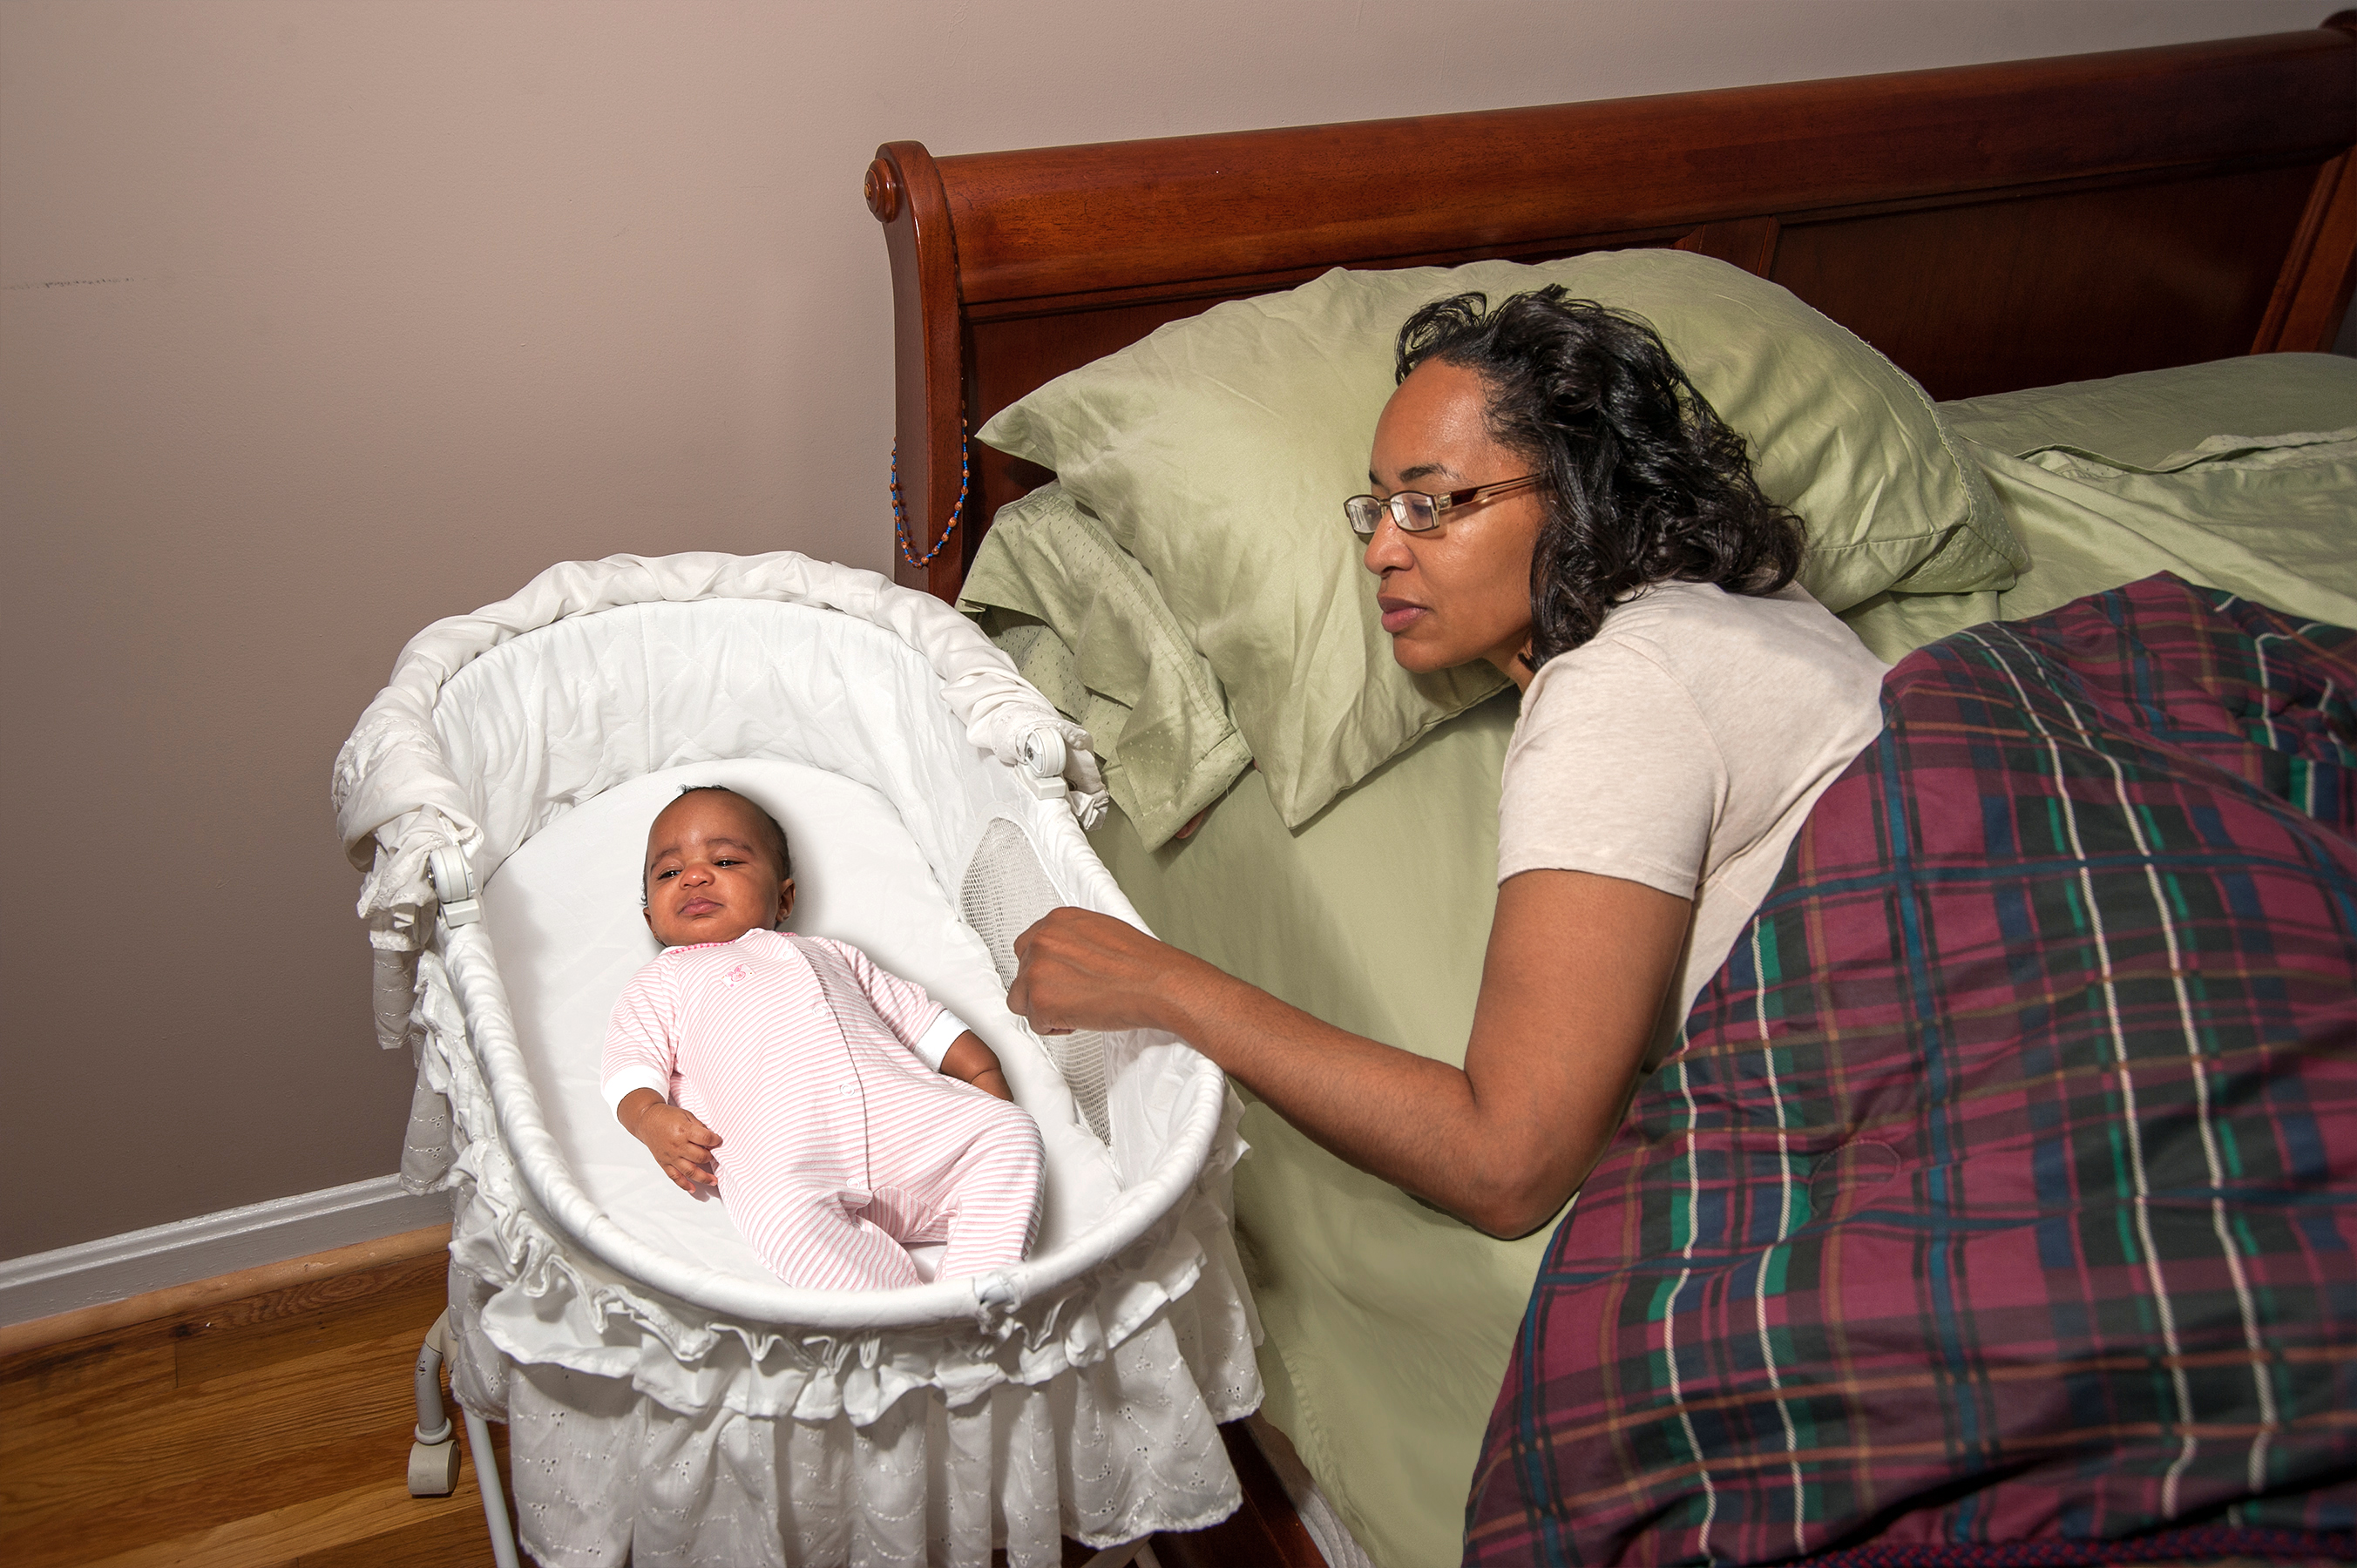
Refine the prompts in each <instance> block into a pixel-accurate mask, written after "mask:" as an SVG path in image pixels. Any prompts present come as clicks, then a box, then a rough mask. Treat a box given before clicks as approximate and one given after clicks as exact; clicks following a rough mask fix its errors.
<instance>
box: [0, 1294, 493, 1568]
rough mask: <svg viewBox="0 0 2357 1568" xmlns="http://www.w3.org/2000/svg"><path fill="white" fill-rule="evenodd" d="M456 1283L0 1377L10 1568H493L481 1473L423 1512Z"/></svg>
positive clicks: (6, 1366) (53, 1353)
mask: <svg viewBox="0 0 2357 1568" xmlns="http://www.w3.org/2000/svg"><path fill="white" fill-rule="evenodd" d="M445 1266H446V1259H445V1258H444V1257H443V1256H442V1255H440V1254H438V1253H437V1254H434V1255H430V1256H427V1257H423V1258H415V1259H411V1260H408V1261H406V1262H398V1263H393V1264H390V1265H386V1266H382V1267H380V1268H376V1269H371V1270H366V1271H362V1272H361V1273H349V1274H344V1275H341V1276H339V1277H337V1278H332V1279H326V1280H319V1281H316V1282H312V1283H305V1284H300V1285H296V1286H292V1287H289V1288H287V1289H284V1290H278V1291H273V1292H270V1293H268V1294H263V1295H258V1296H250V1297H247V1298H244V1299H242V1300H238V1301H233V1302H229V1303H225V1304H222V1305H219V1306H216V1307H213V1308H211V1309H210V1310H207V1311H203V1312H199V1313H195V1314H190V1315H187V1316H172V1317H166V1318H160V1319H156V1320H153V1321H150V1322H146V1323H142V1324H135V1325H132V1326H126V1327H121V1328H115V1329H110V1330H107V1331H104V1332H102V1333H98V1334H93V1335H89V1336H86V1337H82V1338H79V1339H71V1340H68V1341H66V1342H64V1343H62V1344H56V1345H50V1346H46V1347H43V1348H38V1349H34V1350H27V1351H22V1352H19V1353H17V1354H16V1355H13V1356H10V1357H7V1358H6V1359H5V1360H0V1563H7V1564H9V1565H10V1568H51V1565H53V1564H54V1565H57V1568H64V1565H67V1564H75V1565H87V1568H99V1565H104V1568H163V1565H165V1564H171V1565H173V1568H215V1565H216V1564H218V1565H221V1568H231V1565H235V1568H273V1565H278V1564H296V1563H299V1564H301V1565H302V1568H328V1565H329V1564H333V1565H334V1568H396V1565H404V1568H405V1565H407V1564H413V1563H414V1564H425V1563H436V1564H457V1563H490V1561H491V1554H490V1540H489V1537H488V1535H487V1533H486V1531H485V1530H484V1525H483V1505H482V1501H481V1498H480V1496H479V1493H478V1492H477V1491H476V1489H475V1470H474V1466H473V1464H472V1462H471V1459H470V1460H469V1462H468V1464H467V1465H466V1466H465V1468H464V1470H463V1471H462V1473H461V1475H460V1477H459V1482H458V1490H457V1493H456V1494H455V1495H454V1496H451V1497H447V1498H413V1497H411V1496H410V1495H409V1487H408V1465H409V1444H410V1435H411V1434H410V1428H411V1425H412V1423H414V1421H415V1420H416V1405H415V1402H414V1398H413V1396H412V1393H411V1369H412V1368H413V1367H414V1365H415V1363H416V1360H417V1350H418V1344H419V1341H420V1340H422V1339H423V1338H424V1337H425V1330H426V1329H428V1328H430V1327H431V1326H433V1323H434V1319H435V1317H436V1315H438V1314H439V1313H440V1312H441V1311H442V1307H443V1303H444V1295H445V1292H446V1289H447V1286H446V1285H445V1283H444V1270H445ZM497 1430H498V1429H496V1428H495V1429H494V1431H497Z"/></svg>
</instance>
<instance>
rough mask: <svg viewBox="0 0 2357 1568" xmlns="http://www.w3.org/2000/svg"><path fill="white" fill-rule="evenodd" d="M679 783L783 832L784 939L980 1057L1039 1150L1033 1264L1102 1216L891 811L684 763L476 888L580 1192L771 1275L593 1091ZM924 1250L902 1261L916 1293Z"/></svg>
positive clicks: (540, 1088)
mask: <svg viewBox="0 0 2357 1568" xmlns="http://www.w3.org/2000/svg"><path fill="white" fill-rule="evenodd" d="M694 784H725V785H726V786H728V787H729V788H730V789H736V790H737V791H738V792H740V793H742V794H744V795H746V796H747V797H748V798H749V799H751V800H755V801H758V802H759V804H760V805H761V806H762V807H764V808H765V809H766V810H768V811H770V813H771V814H772V815H774V816H775V817H776V818H777V819H778V821H779V822H780V825H782V826H783V827H784V828H785V830H786V835H787V838H788V840H789V842H790V843H791V845H792V854H793V861H794V880H795V905H794V916H793V919H792V920H791V928H792V929H795V930H797V931H802V932H804V933H806V934H809V935H813V936H827V937H834V938H837V939H839V940H844V941H847V942H851V943H853V944H855V945H856V946H857V947H859V948H861V949H862V950H865V951H866V953H867V955H868V956H869V957H870V958H873V959H874V960H875V961H877V963H879V964H881V965H882V966H883V967H884V968H886V969H888V970H889V971H891V972H893V973H895V974H898V975H899V976H901V977H902V978H904V979H907V980H912V981H915V982H916V983H918V984H920V985H922V986H923V987H924V988H925V989H926V990H927V991H929V992H931V993H932V996H933V998H934V1000H935V1001H938V1002H940V1003H942V1004H943V1005H944V1006H946V1007H948V1008H949V1009H950V1011H951V1012H952V1013H954V1014H956V1015H958V1017H959V1018H960V1019H961V1020H963V1022H964V1023H965V1025H966V1026H967V1027H969V1028H971V1029H973V1030H974V1032H975V1033H976V1034H978V1035H980V1036H982V1037H983V1039H984V1040H985V1042H986V1043H987V1044H989V1046H990V1047H991V1048H992V1049H993V1050H995V1051H996V1052H997V1053H998V1055H999V1058H1000V1059H1001V1061H1002V1062H1003V1063H1004V1064H1005V1066H1006V1073H1007V1080H1008V1083H1009V1085H1010V1086H1011V1087H1012V1088H1013V1089H1014V1090H1015V1093H1016V1099H1017V1102H1018V1103H1019V1104H1021V1105H1022V1106H1023V1108H1024V1109H1025V1110H1027V1111H1028V1112H1030V1113H1031V1116H1032V1118H1033V1120H1034V1121H1036V1122H1038V1123H1039V1130H1040V1138H1041V1142H1042V1144H1044V1145H1045V1147H1046V1151H1047V1156H1048V1158H1047V1183H1046V1193H1045V1195H1044V1196H1045V1202H1044V1205H1043V1208H1042V1213H1041V1217H1040V1231H1039V1240H1038V1244H1037V1246H1036V1247H1035V1248H1034V1251H1035V1252H1045V1251H1049V1250H1050V1249H1052V1248H1054V1247H1056V1246H1059V1245H1060V1244H1062V1243H1063V1242H1064V1241H1066V1240H1070V1239H1071V1238H1072V1237H1074V1236H1077V1235H1079V1234H1080V1233H1081V1232H1082V1231H1084V1230H1086V1229H1087V1228H1088V1227H1089V1226H1090V1225H1091V1224H1092V1223H1093V1222H1094V1221H1096V1220H1097V1219H1101V1218H1103V1214H1104V1212H1105V1210H1106V1209H1107V1208H1109V1207H1110V1206H1111V1204H1112V1201H1113V1199H1114V1197H1116V1196H1117V1195H1118V1193H1119V1190H1120V1187H1121V1181H1120V1177H1119V1176H1118V1175H1117V1174H1116V1172H1115V1170H1114V1162H1113V1158H1112V1156H1111V1155H1110V1154H1109V1153H1108V1152H1107V1151H1106V1149H1105V1147H1104V1145H1103V1144H1101V1143H1100V1142H1099V1141H1098V1140H1097V1138H1096V1137H1095V1136H1094V1135H1093V1134H1092V1133H1091V1132H1090V1131H1089V1129H1088V1127H1087V1125H1086V1124H1085V1122H1084V1120H1083V1118H1082V1116H1081V1115H1080V1113H1079V1112H1078V1110H1077V1108H1076V1106H1075V1104H1074V1101H1073V1097H1072V1095H1071V1092H1070V1091H1069V1090H1068V1089H1067V1087H1066V1086H1065V1084H1064V1082H1063V1080H1062V1079H1061V1078H1060V1077H1059V1076H1058V1074H1057V1072H1056V1070H1055V1069H1054V1066H1053V1064H1052V1062H1051V1061H1050V1059H1049V1057H1048V1054H1047V1052H1046V1050H1045V1049H1044V1047H1042V1046H1041V1044H1040V1043H1039V1041H1038V1040H1037V1039H1036V1038H1035V1037H1034V1036H1031V1035H1030V1033H1029V1032H1028V1030H1027V1029H1026V1028H1025V1027H1024V1026H1023V1025H1022V1023H1021V1022H1020V1021H1019V1020H1018V1019H1017V1018H1016V1017H1015V1016H1014V1015H1012V1014H1010V1013H1009V1012H1007V1010H1006V1001H1005V993H1004V990H1003V988H1002V987H1001V985H1000V983H999V977H998V972H997V969H996V966H995V964H994V963H993V961H992V958H991V955H990V953H989V951H988V950H986V948H985V945H984V943H983V940H982V939H981V938H979V937H978V936H976V935H975V933H974V930H973V929H971V928H969V927H968V926H967V925H965V924H964V923H963V921H962V920H960V919H959V918H958V914H957V911H956V909H955V908H954V907H953V906H952V903H951V902H950V898H949V896H948V894H947V893H946V891H945V890H944V889H943V888H942V886H941V885H940V884H939V882H938V881H937V880H936V879H935V878H934V875H933V873H932V870H931V867H930V866H929V865H927V864H926V862H925V857H924V855H923V854H922V853H921V852H920V850H919V849H918V847H917V845H916V843H915V842H914V841H913V840H912V839H911V838H910V837H909V832H908V830H907V829H906V828H905V827H903V826H902V825H901V822H900V817H899V812H897V811H894V810H893V808H892V806H891V804H890V802H889V801H888V800H885V799H884V797H883V796H882V795H880V794H878V793H877V791H876V790H874V789H869V788H868V787H867V786H866V785H864V784H861V783H858V782H856V781H855V780H853V779H845V778H843V777H842V776H840V775H838V774H834V773H829V772H827V771H825V770H823V769H822V768H810V767H805V766H802V765H801V764H797V763H791V762H781V761H776V760H769V759H737V760H729V761H722V762H705V763H697V764H694V765H691V766H688V767H684V768H667V769H665V770H663V771H662V772H659V773H652V774H647V775H644V776H641V777H640V778H637V779H630V780H629V781H628V782H625V783H622V784H619V785H616V786H615V787H613V788H612V789H608V790H607V791H606V792H605V793H603V794H601V795H598V796H597V797H596V798H594V799H592V800H587V801H585V802H583V803H582V804H581V805H579V806H577V807H576V808H575V809H574V810H573V811H569V812H567V813H566V814H565V815H564V816H563V817H560V818H558V819H557V820H556V821H555V822H552V823H551V824H549V825H548V826H547V827H546V828H544V829H543V830H542V831H541V832H538V833H536V834H534V835H533V837H532V838H531V839H529V840H527V841H526V842H525V843H524V844H523V846H522V848H520V849H518V850H517V851H516V852H515V854H512V855H511V856H509V858H508V860H507V862H506V864H504V865H501V866H500V870H499V872H498V874H497V875H494V876H493V877H492V878H491V880H490V886H488V887H487V888H486V889H485V891H484V895H483V909H484V918H485V919H486V921H487V922H488V923H489V925H490V932H491V940H492V945H493V946H494V947H495V948H496V949H497V950H498V952H499V958H500V973H501V975H502V976H503V977H504V979H505V980H506V983H507V990H508V999H509V1003H510V1005H511V1007H512V1008H513V1010H514V1015H515V1020H516V1033H517V1037H518V1041H519V1043H520V1044H521V1046H522V1049H523V1054H524V1058H525V1061H526V1063H527V1065H528V1067H529V1069H530V1071H531V1074H532V1078H533V1087H534V1089H535V1090H536V1091H537V1092H538V1094H539V1096H540V1100H541V1106H542V1112H543V1114H544V1117H545V1119H546V1122H547V1126H548V1130H549V1132H550V1133H551V1134H553V1135H554V1138H555V1140H556V1142H557V1144H558V1146H559V1147H560V1148H561V1149H562V1150H563V1151H564V1153H565V1158H566V1161H567V1163H568V1164H569V1165H571V1167H572V1169H573V1172H574V1175H575V1176H576V1179H577V1180H578V1181H579V1182H580V1184H581V1187H582V1188H583V1190H584V1191H586V1192H587V1194H588V1195H589V1196H590V1197H591V1198H593V1199H594V1200H596V1202H597V1205H598V1206H599V1207H600V1208H603V1209H604V1210H605V1211H606V1213H607V1214H608V1215H609V1216H611V1217H612V1218H613V1219H615V1220H616V1221H617V1222H618V1223H619V1224H620V1225H621V1227H622V1228H623V1229H624V1230H628V1231H630V1233H631V1234H633V1235H634V1236H636V1237H637V1238H638V1239H639V1240H641V1241H644V1242H646V1243H647V1244H649V1245H651V1246H656V1247H660V1248H662V1249H663V1250H664V1251H669V1252H672V1253H673V1254H674V1255H676V1256H678V1257H680V1258H682V1259H683V1260H685V1261H687V1262H696V1263H701V1264H703V1265H705V1266H706V1267H709V1268H715V1269H719V1270H722V1271H724V1272H726V1273H732V1274H736V1275H737V1276H739V1277H742V1278H746V1279H748V1280H752V1281H760V1282H767V1281H769V1280H770V1279H771V1278H773V1276H772V1275H771V1274H770V1273H769V1271H768V1270H767V1269H766V1268H765V1267H764V1266H763V1265H762V1263H761V1262H760V1259H759V1256H757V1255H756V1254H755V1252H754V1251H753V1248H752V1246H751V1244H750V1243H749V1242H748V1240H746V1239H745V1237H744V1235H743V1233H742V1232H740V1231H739V1230H737V1227H736V1225H735V1224H734V1223H733V1222H732V1221H731V1220H730V1219H729V1217H728V1212H727V1206H726V1202H725V1201H712V1200H708V1199H706V1200H699V1199H696V1198H694V1197H689V1196H688V1195H687V1194H686V1193H683V1192H682V1191H681V1190H680V1189H679V1188H678V1187H674V1186H673V1185H672V1183H671V1181H670V1179H669V1178H668V1177H666V1176H664V1175H663V1174H662V1171H661V1170H660V1169H658V1168H657V1166H656V1165H655V1163H654V1160H653V1158H652V1156H651V1155H649V1154H648V1153H647V1151H646V1147H645V1145H644V1144H640V1142H639V1141H638V1140H637V1139H635V1138H633V1137H631V1136H630V1133H627V1132H625V1131H623V1129H622V1127H621V1125H620V1124H619V1122H616V1121H615V1119H614V1116H613V1113H612V1112H610V1111H609V1110H608V1109H607V1106H606V1103H605V1101H604V1098H603V1097H602V1095H601V1094H600V1092H599V1063H600V1059H601V1057H602V1055H603V1047H604V1042H605V1036H606V1021H607V1016H608V1014H609V1013H610V1012H611V1011H612V1008H613V1004H614V1000H615V998H616V997H618V996H619V995H620V994H621V992H622V988H623V986H624V985H625V984H627V983H628V982H629V980H630V976H631V975H632V974H634V973H636V972H637V971H638V969H639V968H640V965H642V964H644V963H645V962H646V961H648V960H649V959H651V958H652V957H654V955H655V953H656V951H657V950H658V944H657V943H656V941H655V939H654V936H653V934H652V933H651V932H650V931H649V930H648V929H647V925H646V921H645V919H644V918H642V916H641V914H640V904H639V889H640V867H641V865H643V862H644V856H645V851H646V839H647V829H648V826H649V824H651V822H653V820H654V817H655V814H656V813H657V812H658V811H661V810H662V808H663V807H664V806H665V805H667V804H668V803H670V801H672V800H673V799H675V798H676V797H677V796H678V793H679V791H680V790H681V789H684V788H686V787H687V786H689V785H694ZM939 1252H940V1249H939V1248H937V1247H929V1248H920V1249H918V1250H917V1251H916V1254H915V1255H916V1257H917V1259H918V1262H919V1267H920V1270H921V1271H922V1272H923V1273H925V1275H926V1277H927V1278H931V1262H932V1260H933V1259H934V1258H935V1257H937V1256H938V1254H939Z"/></svg>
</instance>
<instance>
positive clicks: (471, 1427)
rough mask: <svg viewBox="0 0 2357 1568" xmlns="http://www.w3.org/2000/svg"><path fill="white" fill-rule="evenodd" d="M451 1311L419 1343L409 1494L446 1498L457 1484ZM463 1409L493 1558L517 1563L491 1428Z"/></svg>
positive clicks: (501, 1566)
mask: <svg viewBox="0 0 2357 1568" xmlns="http://www.w3.org/2000/svg"><path fill="white" fill-rule="evenodd" d="M449 1328H450V1315H449V1314H448V1313H447V1312H445V1313H444V1314H443V1315H442V1316H439V1317H437V1318H436V1319H435V1320H434V1326H433V1327H431V1328H429V1329H427V1330H426V1331H425V1343H424V1344H422V1345H420V1346H419V1347H418V1348H417V1366H416V1369H415V1372H414V1383H415V1390H416V1395H417V1428H416V1441H414V1442H413V1443H412V1444H410V1445H409V1495H410V1496H411V1497H413V1498H447V1497H448V1496H449V1495H450V1494H451V1493H452V1492H454V1491H457V1489H458V1434H457V1433H456V1432H454V1431H452V1430H451V1427H450V1412H449V1408H448V1407H447V1405H445V1404H444V1403H443V1402H442V1363H443V1361H444V1360H445V1359H447V1355H448V1352H449V1340H448V1337H447V1336H448V1334H449ZM460 1413H461V1414H462V1415H464V1416H465V1417H466V1422H467V1446H468V1449H470V1450H471V1451H472V1452H473V1454H474V1455H475V1479H476V1482H477V1484H478V1489H479V1491H480V1492H481V1493H482V1496H483V1523H484V1524H485V1526H486V1527H488V1528H489V1530H490V1534H491V1561H492V1562H493V1563H496V1564H498V1568H518V1564H517V1562H516V1543H515V1527H514V1526H513V1525H511V1523H510V1522H509V1521H508V1500H507V1495H506V1492H505V1491H504V1490H503V1489H502V1488H501V1487H500V1456H499V1453H498V1451H497V1450H496V1449H494V1448H493V1447H492V1446H491V1429H490V1424H489V1423H486V1422H485V1421H484V1420H483V1418H482V1417H481V1416H479V1415H477V1414H476V1413H475V1412H473V1411H471V1410H464V1409H462V1410H461V1412H460Z"/></svg>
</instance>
